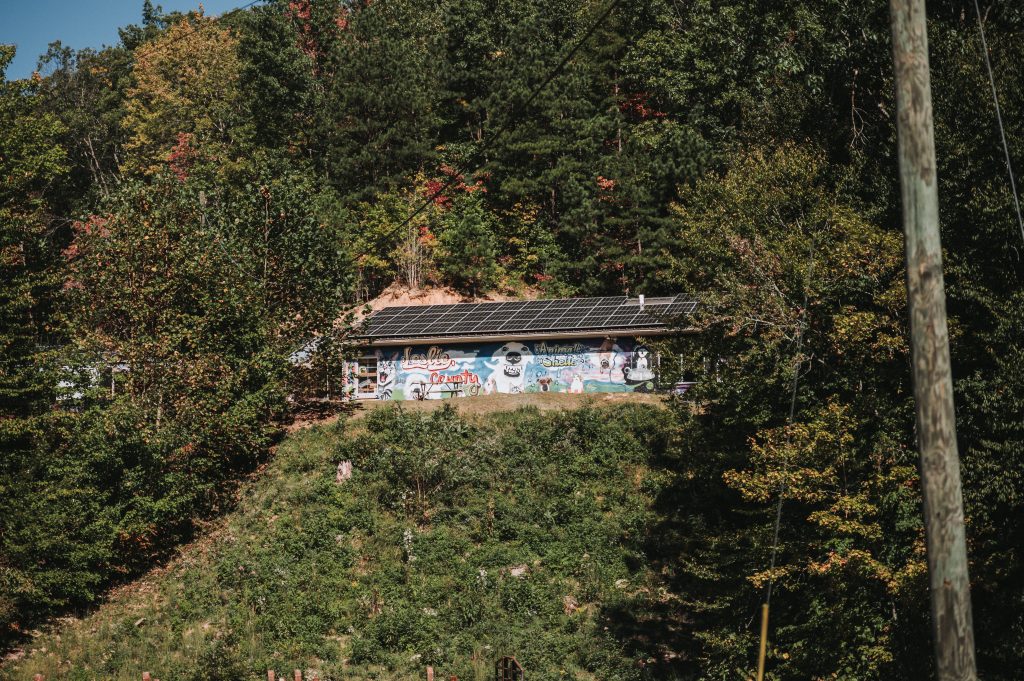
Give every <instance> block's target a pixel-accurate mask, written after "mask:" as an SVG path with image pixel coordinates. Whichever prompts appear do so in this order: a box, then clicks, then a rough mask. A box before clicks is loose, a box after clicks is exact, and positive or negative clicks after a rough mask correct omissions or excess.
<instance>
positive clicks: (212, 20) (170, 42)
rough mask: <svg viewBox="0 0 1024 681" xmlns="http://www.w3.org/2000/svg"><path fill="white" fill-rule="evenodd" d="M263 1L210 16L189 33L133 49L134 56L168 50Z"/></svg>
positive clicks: (255, 1)
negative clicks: (140, 48) (145, 48)
mask: <svg viewBox="0 0 1024 681" xmlns="http://www.w3.org/2000/svg"><path fill="white" fill-rule="evenodd" d="M261 2H266V0H251V2H247V3H246V4H244V5H239V6H238V7H235V8H234V9H230V10H228V11H227V12H224V13H223V14H218V15H217V16H215V17H209V19H210V22H209V23H206V24H200V25H199V26H197V27H196V28H195V30H193V31H190V32H189V33H182V34H181V35H178V36H176V37H174V38H171V39H170V40H167V41H165V42H162V43H160V44H159V45H155V46H153V47H151V48H149V49H148V50H139V51H134V50H133V52H134V55H133V56H134V58H135V59H136V60H138V59H139V58H143V59H146V58H149V57H150V56H152V55H154V54H158V53H160V52H163V51H164V50H166V49H167V48H168V47H170V46H171V45H173V44H174V43H177V42H180V41H182V40H184V39H185V38H191V37H192V36H194V35H195V34H196V33H198V32H200V31H202V30H204V29H206V28H207V27H209V26H213V25H214V23H216V22H218V21H223V20H224V19H226V18H228V17H230V16H232V15H235V14H238V13H239V12H244V11H245V10H247V9H249V8H250V7H253V6H255V5H258V4H260V3H261ZM186 16H187V15H186Z"/></svg>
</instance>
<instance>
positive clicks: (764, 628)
mask: <svg viewBox="0 0 1024 681" xmlns="http://www.w3.org/2000/svg"><path fill="white" fill-rule="evenodd" d="M814 256H815V242H814V241H813V240H812V241H811V250H810V255H809V256H808V266H807V276H806V279H805V281H804V301H803V306H802V307H801V310H800V326H799V327H798V328H797V335H796V353H795V356H796V366H795V367H794V371H793V383H792V388H791V393H790V398H789V415H788V416H787V417H786V427H787V430H788V429H789V428H790V427H792V425H793V419H794V417H795V416H796V399H797V390H798V388H799V386H800V367H801V365H802V364H803V359H802V356H801V355H802V353H803V346H804V332H805V331H806V329H807V306H808V302H809V299H810V289H811V279H812V277H813V276H814ZM789 439H790V435H789V433H788V432H787V434H786V440H787V444H788V443H789ZM788 473H789V458H788V456H784V457H783V459H782V479H781V481H780V483H779V499H778V501H777V502H776V504H775V524H774V527H773V530H772V553H771V559H770V561H769V566H768V586H767V588H766V589H765V595H764V601H762V603H761V639H760V645H759V648H758V656H757V681H763V679H764V667H765V654H766V651H767V646H768V610H769V607H770V606H771V601H772V590H773V588H774V586H775V576H774V573H775V563H776V560H777V558H778V554H779V531H780V528H781V526H782V506H783V503H784V502H785V498H786V476H787V474H788Z"/></svg>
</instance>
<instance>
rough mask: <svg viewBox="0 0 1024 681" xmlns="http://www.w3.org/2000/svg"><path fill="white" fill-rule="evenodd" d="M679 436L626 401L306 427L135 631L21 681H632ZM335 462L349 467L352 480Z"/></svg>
mask: <svg viewBox="0 0 1024 681" xmlns="http://www.w3.org/2000/svg"><path fill="white" fill-rule="evenodd" d="M673 427H674V426H673V422H672V418H671V414H670V412H668V411H666V410H664V409H661V408H656V407H640V406H635V405H633V406H626V405H624V406H620V407H617V408H612V409H608V408H605V409H586V408H585V409H582V410H579V411H575V412H562V413H556V414H550V415H542V414H540V413H538V412H536V411H533V410H525V409H524V410H518V411H514V412H507V413H503V414H495V415H492V416H490V417H488V418H486V419H480V420H476V421H468V420H466V419H465V418H462V417H460V416H459V415H458V414H457V413H456V412H455V411H454V410H453V409H450V408H443V409H440V410H438V411H436V412H434V413H433V414H415V413H407V412H403V411H402V410H401V409H398V408H397V407H391V408H382V409H379V410H376V411H374V412H373V413H371V414H369V415H368V416H367V417H366V418H365V419H364V420H362V421H350V422H348V423H339V424H338V425H336V426H331V427H321V428H317V429H311V430H307V431H304V432H301V433H298V434H296V435H294V436H292V437H291V438H290V439H288V440H286V441H285V442H283V443H282V444H281V446H280V449H279V453H278V456H277V458H276V459H275V460H274V461H273V462H272V463H271V464H270V466H269V467H268V468H267V470H266V472H265V474H264V475H263V476H261V478H260V479H259V480H258V481H257V482H256V483H255V484H254V485H253V486H251V487H249V488H248V489H246V490H245V491H244V493H243V495H242V500H241V502H240V505H239V509H238V511H237V512H235V513H233V514H232V515H231V516H230V517H229V518H228V520H227V522H226V525H225V526H224V528H223V530H222V531H221V532H220V533H219V534H218V536H217V538H216V539H214V540H213V542H212V543H211V544H208V545H207V547H206V549H204V551H203V552H202V553H201V554H200V553H189V554H187V555H186V556H185V557H184V559H183V560H181V561H179V562H178V563H176V564H175V565H174V566H173V567H172V568H171V569H170V570H168V571H167V573H166V575H165V576H164V577H162V578H161V579H159V580H158V581H156V582H153V583H151V587H150V590H149V591H148V593H151V594H152V593H156V594H157V596H156V597H155V599H154V601H147V602H149V603H151V604H150V605H148V606H145V607H146V608H147V610H146V612H145V618H146V620H145V622H144V623H143V624H142V625H140V627H136V626H134V624H133V622H134V621H136V620H137V616H136V615H135V614H133V613H134V612H135V610H134V609H135V608H136V607H139V606H140V605H142V601H137V600H135V599H136V597H135V596H131V597H130V598H129V600H128V601H125V602H121V603H119V604H117V605H114V606H112V607H107V608H105V609H104V610H103V611H102V612H101V613H100V614H98V615H97V616H95V617H94V618H89V619H88V620H86V621H85V622H89V624H87V625H86V628H83V629H82V630H81V631H79V632H76V633H72V632H70V631H67V632H65V633H64V635H63V636H62V638H61V640H60V641H59V642H58V641H56V640H49V639H48V642H47V646H56V648H52V647H51V649H52V650H56V651H59V652H58V656H59V657H60V658H61V659H62V660H71V664H70V665H61V666H60V667H59V668H57V667H56V666H54V667H42V666H39V665H40V664H41V663H42V658H40V657H39V656H33V655H30V656H29V658H27V659H28V660H31V662H30V663H28V664H24V665H20V666H18V668H17V669H13V668H12V672H13V675H14V678H21V675H23V674H24V673H29V672H30V670H31V669H36V668H39V669H45V670H46V673H47V676H48V678H74V676H73V675H74V674H75V672H76V671H84V670H86V669H109V670H110V675H111V676H115V675H125V677H126V678H127V675H129V674H135V675H137V672H138V671H140V670H142V669H143V668H144V667H145V668H146V669H160V670H167V672H166V675H168V676H169V675H170V673H171V672H174V673H180V674H182V675H183V676H184V678H200V677H201V676H202V674H204V673H209V674H210V676H209V677H208V678H227V676H225V674H227V673H228V672H227V671H224V670H231V673H235V674H236V676H235V677H233V678H240V677H245V676H249V675H255V674H257V673H260V674H261V673H263V670H265V669H267V668H268V667H272V668H275V669H292V668H303V669H314V670H317V671H318V672H319V674H320V678H324V679H332V678H402V679H404V678H417V677H418V675H420V674H422V669H423V666H424V665H426V664H432V665H434V666H435V667H437V668H439V671H443V672H444V673H445V674H446V675H447V674H458V675H459V677H460V678H469V679H473V678H490V676H491V674H492V673H493V671H492V666H491V665H493V662H494V660H495V659H496V658H497V657H498V656H499V655H501V654H504V653H515V654H516V655H517V657H518V658H519V659H520V660H521V661H522V662H523V664H524V665H525V666H526V668H527V669H528V670H529V673H530V674H531V677H533V678H540V679H549V678H550V679H558V678H563V677H565V676H567V677H569V678H572V677H574V676H575V677H579V676H581V675H584V676H585V675H588V674H589V675H592V676H594V677H596V678H616V679H640V678H642V677H641V674H640V671H639V668H638V667H637V665H636V664H635V660H636V659H644V658H645V656H646V655H648V654H655V652H656V651H654V650H653V649H650V648H644V647H643V646H644V643H643V637H642V636H641V635H637V636H636V638H635V640H634V639H633V638H632V636H631V635H626V636H624V637H622V636H620V635H621V634H622V633H623V632H621V631H619V630H618V629H617V628H616V627H615V624H614V622H615V620H614V614H615V613H616V611H617V610H619V609H621V608H624V607H626V606H627V605H628V606H631V607H635V608H637V609H644V608H649V607H652V606H654V605H655V604H656V603H657V602H658V598H659V597H658V596H657V594H658V593H659V590H658V589H659V586H661V585H662V583H661V581H660V579H661V578H660V576H659V574H658V573H657V572H656V571H653V570H652V569H651V568H650V567H649V566H648V564H647V563H646V561H645V558H644V554H643V543H644V541H645V537H646V536H648V535H647V532H649V531H650V530H651V529H652V528H654V527H656V524H655V523H656V520H657V515H656V514H655V512H654V511H653V508H652V506H653V504H654V502H655V499H656V497H657V495H658V494H659V492H660V491H661V490H662V489H664V488H665V486H666V484H667V483H668V482H669V481H670V480H671V477H672V476H671V474H665V473H659V472H656V471H653V470H652V469H651V468H650V463H651V462H652V460H653V459H655V458H657V457H659V456H661V455H662V454H663V453H664V451H665V449H666V447H667V445H668V442H669V439H670V434H671V432H672V429H673ZM339 459H349V460H351V461H352V462H353V464H354V475H353V477H352V479H351V480H349V481H347V482H346V483H344V484H342V485H339V484H337V483H335V481H334V475H335V467H336V463H337V461H338V460H339ZM661 593H663V592H661ZM567 597H571V598H572V599H573V601H571V602H572V603H574V605H573V607H572V608H571V609H567V608H566V603H567V602H569V601H567V600H566V598H567ZM143 598H149V597H148V596H143ZM85 622H83V624H85ZM609 625H612V626H611V627H609ZM90 628H95V629H98V630H99V631H101V632H102V633H99V634H98V635H97V634H94V633H90V631H89V629H90ZM634 633H639V632H634ZM637 646H640V647H637ZM218 657H219V659H220V660H221V662H220V665H221V668H220V669H218V665H217V663H216V662H215V660H216V659H218ZM161 674H164V672H163V671H162V672H161Z"/></svg>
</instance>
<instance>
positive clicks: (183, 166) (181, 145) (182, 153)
mask: <svg viewBox="0 0 1024 681" xmlns="http://www.w3.org/2000/svg"><path fill="white" fill-rule="evenodd" d="M198 156H199V152H197V151H196V150H195V148H194V147H193V146H192V135H191V134H190V133H187V132H179V133H178V143H177V144H175V145H174V148H173V149H171V151H170V153H169V154H168V155H167V165H168V166H170V168H171V172H173V173H174V176H175V177H177V178H178V181H179V182H184V181H185V180H187V179H188V170H189V168H191V167H192V164H193V163H194V162H195V160H196V158H197V157H198Z"/></svg>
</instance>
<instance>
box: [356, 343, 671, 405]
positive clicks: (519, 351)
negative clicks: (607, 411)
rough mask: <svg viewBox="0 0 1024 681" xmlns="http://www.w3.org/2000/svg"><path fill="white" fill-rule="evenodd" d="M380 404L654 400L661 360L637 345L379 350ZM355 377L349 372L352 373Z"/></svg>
mask: <svg viewBox="0 0 1024 681" xmlns="http://www.w3.org/2000/svg"><path fill="white" fill-rule="evenodd" d="M375 354H376V358H377V362H376V365H377V368H376V371H377V376H376V377H377V380H376V391H375V392H373V393H371V394H366V393H365V392H363V391H361V393H362V394H361V395H360V396H361V397H375V398H376V399H380V400H390V399H394V400H418V399H429V400H439V399H444V398H448V397H475V396H477V395H491V394H493V393H506V394H512V395H514V394H519V393H533V392H563V393H597V392H633V391H638V392H651V391H653V390H654V389H655V388H656V384H657V378H656V371H655V370H656V369H657V358H656V356H655V355H654V353H653V352H651V351H650V350H649V349H648V348H647V347H646V346H644V345H642V344H635V343H634V342H633V341H632V340H631V339H621V340H618V341H612V340H601V339H594V340H581V341H575V340H574V341H569V342H558V341H536V342H519V341H514V340H510V341H507V342H504V343H486V344H481V345H461V346H447V347H446V346H441V345H430V346H409V347H404V348H401V347H399V348H379V349H377V350H375ZM350 371H351V369H350Z"/></svg>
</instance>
